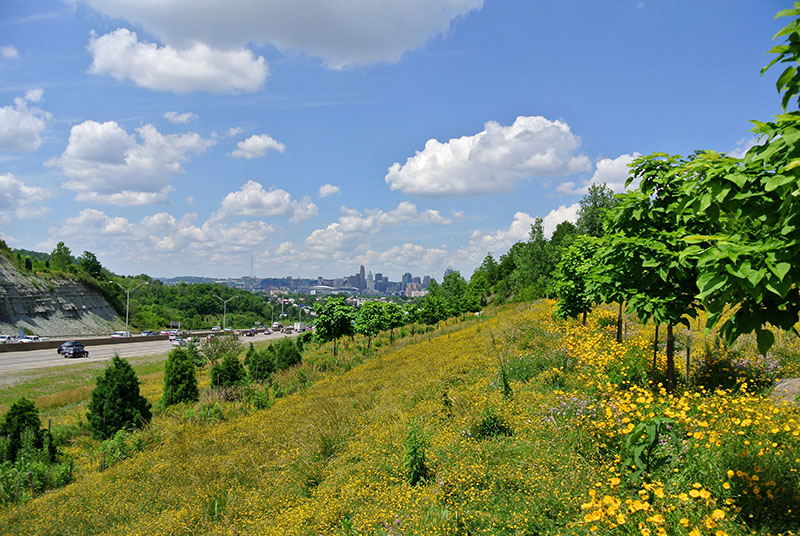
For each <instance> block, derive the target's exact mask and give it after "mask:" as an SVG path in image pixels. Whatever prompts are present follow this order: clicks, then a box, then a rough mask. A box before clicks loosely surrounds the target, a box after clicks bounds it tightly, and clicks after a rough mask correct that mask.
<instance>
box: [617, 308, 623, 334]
mask: <svg viewBox="0 0 800 536" xmlns="http://www.w3.org/2000/svg"><path fill="white" fill-rule="evenodd" d="M617 343H618V344H621V343H622V302H619V313H618V314H617Z"/></svg>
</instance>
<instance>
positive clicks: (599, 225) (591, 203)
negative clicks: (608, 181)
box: [576, 184, 619, 238]
mask: <svg viewBox="0 0 800 536" xmlns="http://www.w3.org/2000/svg"><path fill="white" fill-rule="evenodd" d="M618 202H619V200H618V199H617V198H616V197H614V192H613V191H612V190H611V188H609V187H608V186H607V185H605V184H599V185H598V184H592V185H591V186H589V191H588V193H587V194H586V195H585V196H583V198H582V199H581V200H580V201H579V202H578V203H579V205H580V208H578V222H577V225H576V227H577V231H578V233H580V234H582V235H588V236H594V237H597V238H599V237H601V236H603V235H604V234H605V231H604V230H603V219H604V217H605V214H606V212H607V211H608V210H609V209H612V208H614V207H615V206H616V204H617V203H618Z"/></svg>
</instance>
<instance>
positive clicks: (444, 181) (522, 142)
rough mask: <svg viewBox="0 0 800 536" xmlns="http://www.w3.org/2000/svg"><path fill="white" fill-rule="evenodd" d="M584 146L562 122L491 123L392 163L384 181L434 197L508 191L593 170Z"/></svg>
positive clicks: (535, 118) (522, 119)
mask: <svg viewBox="0 0 800 536" xmlns="http://www.w3.org/2000/svg"><path fill="white" fill-rule="evenodd" d="M579 146H580V138H578V137H577V136H575V135H574V134H573V133H572V132H571V131H570V128H569V125H567V124H566V123H564V122H563V121H550V120H549V119H546V118H544V117H541V116H533V117H523V116H520V117H517V119H516V120H515V121H514V123H513V124H512V125H511V126H503V125H500V124H499V123H496V122H494V121H489V122H488V123H486V125H485V129H484V130H483V131H481V132H479V133H478V134H475V135H473V136H463V137H461V138H453V139H451V140H449V141H447V142H445V143H441V142H439V141H438V140H435V139H431V140H428V142H427V143H426V144H425V149H423V150H422V151H417V152H416V154H415V155H414V156H412V157H409V158H408V159H407V160H406V163H405V164H403V165H402V166H401V165H400V163H399V162H395V163H394V164H392V166H391V167H390V168H389V172H388V173H387V174H386V177H385V180H386V182H387V183H388V184H389V186H390V188H391V189H392V190H400V191H402V192H405V193H408V194H415V195H421V196H431V197H434V196H458V195H476V194H492V193H497V192H509V191H512V190H513V189H514V186H515V184H516V183H517V182H519V181H521V180H525V179H532V178H537V177H554V176H562V175H568V174H570V173H576V172H582V171H587V170H589V169H590V167H591V165H590V162H589V159H588V158H587V157H586V156H585V155H583V154H576V151H577V149H578V147H579Z"/></svg>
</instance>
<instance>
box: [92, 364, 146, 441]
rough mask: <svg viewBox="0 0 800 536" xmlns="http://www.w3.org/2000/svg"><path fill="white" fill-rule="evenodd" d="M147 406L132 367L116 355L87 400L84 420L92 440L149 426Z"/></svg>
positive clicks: (98, 379)
mask: <svg viewBox="0 0 800 536" xmlns="http://www.w3.org/2000/svg"><path fill="white" fill-rule="evenodd" d="M152 416H153V414H152V412H151V411H150V402H148V401H147V400H146V399H145V398H144V397H143V396H142V395H141V394H139V379H138V378H137V377H136V372H134V370H133V367H131V366H130V364H129V363H128V362H127V361H125V360H123V359H121V358H120V357H119V356H118V355H115V356H114V357H113V358H112V359H111V363H110V364H109V365H108V366H107V367H106V371H105V374H103V376H99V377H98V378H97V386H96V387H95V388H94V391H92V396H91V399H90V400H89V413H87V415H86V418H87V419H88V421H89V427H90V428H91V429H92V432H93V434H94V435H95V437H97V438H100V439H107V438H109V437H111V436H112V435H114V434H115V433H116V432H117V431H118V430H122V429H123V428H128V427H131V426H139V425H142V424H145V423H148V422H150V419H151V418H152Z"/></svg>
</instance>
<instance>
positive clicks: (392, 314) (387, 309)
mask: <svg viewBox="0 0 800 536" xmlns="http://www.w3.org/2000/svg"><path fill="white" fill-rule="evenodd" d="M383 314H384V315H385V316H386V328H385V329H388V330H390V331H389V344H392V343H394V330H395V328H399V327H401V326H403V325H404V324H405V320H406V319H405V315H404V314H403V308H402V307H400V306H399V305H398V304H396V303H394V302H386V303H384V304H383Z"/></svg>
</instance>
